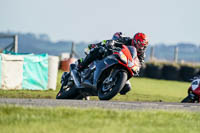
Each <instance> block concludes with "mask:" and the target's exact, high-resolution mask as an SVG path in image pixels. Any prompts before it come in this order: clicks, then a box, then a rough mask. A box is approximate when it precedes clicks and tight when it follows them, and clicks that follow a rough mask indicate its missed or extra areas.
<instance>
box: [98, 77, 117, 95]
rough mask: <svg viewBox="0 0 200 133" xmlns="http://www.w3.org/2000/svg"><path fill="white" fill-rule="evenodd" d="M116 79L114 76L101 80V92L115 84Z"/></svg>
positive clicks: (110, 88) (109, 89)
mask: <svg viewBox="0 0 200 133" xmlns="http://www.w3.org/2000/svg"><path fill="white" fill-rule="evenodd" d="M116 81H117V77H116V78H111V77H107V78H106V79H105V80H104V81H103V86H102V88H101V91H102V92H103V93H107V92H109V91H111V90H112V88H113V86H114V85H115V84H116Z"/></svg>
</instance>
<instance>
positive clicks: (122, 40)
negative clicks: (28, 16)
mask: <svg viewBox="0 0 200 133" xmlns="http://www.w3.org/2000/svg"><path fill="white" fill-rule="evenodd" d="M112 40H115V41H116V42H115V43H114V47H120V46H122V44H124V45H126V46H134V47H135V48H136V50H137V56H138V59H139V61H140V64H141V66H142V65H143V64H144V58H145V51H146V48H147V46H148V39H147V37H146V35H145V34H144V33H136V34H135V35H134V37H133V38H130V37H126V36H124V35H123V34H122V32H116V33H115V34H114V35H113V37H112ZM112 40H104V41H102V42H100V43H97V44H90V45H88V48H89V49H91V50H90V53H89V54H88V55H87V56H86V57H85V58H84V59H83V60H82V61H80V63H79V65H78V71H82V70H84V69H85V68H86V67H87V66H88V65H89V64H90V63H92V62H93V61H94V60H96V59H101V58H102V56H103V55H104V51H103V50H104V49H102V47H100V46H103V45H109V44H110V42H111V41H112Z"/></svg>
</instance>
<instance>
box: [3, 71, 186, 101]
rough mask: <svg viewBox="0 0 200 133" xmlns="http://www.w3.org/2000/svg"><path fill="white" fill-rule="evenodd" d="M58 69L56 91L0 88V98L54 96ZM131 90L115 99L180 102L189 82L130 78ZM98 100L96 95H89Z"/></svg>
mask: <svg viewBox="0 0 200 133" xmlns="http://www.w3.org/2000/svg"><path fill="white" fill-rule="evenodd" d="M61 74H62V71H59V73H58V78H57V89H56V91H52V90H48V91H30V90H9V91H7V90H0V98H3V97H4V98H5V97H7V98H54V99H55V97H56V94H57V92H58V91H59V89H60V77H61ZM130 81H131V84H132V90H131V91H130V92H129V93H128V94H127V95H125V96H124V95H117V96H116V97H114V98H113V99H112V100H115V101H154V102H160V101H163V102H180V101H181V100H182V99H183V98H184V97H185V96H186V95H187V88H188V87H189V86H190V83H189V82H178V81H167V80H158V79H148V78H136V77H134V78H132V79H131V80H130ZM91 100H98V97H91Z"/></svg>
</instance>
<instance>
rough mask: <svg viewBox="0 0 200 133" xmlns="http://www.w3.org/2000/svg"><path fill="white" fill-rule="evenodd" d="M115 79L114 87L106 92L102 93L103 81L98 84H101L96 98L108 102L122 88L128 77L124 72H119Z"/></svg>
mask: <svg viewBox="0 0 200 133" xmlns="http://www.w3.org/2000/svg"><path fill="white" fill-rule="evenodd" d="M115 77H116V78H117V79H116V80H115V85H114V86H113V87H112V88H110V89H109V90H108V91H106V92H104V91H103V87H104V85H103V81H102V83H100V84H101V85H100V88H98V97H99V99H100V100H110V99H112V98H113V97H114V96H116V95H117V94H118V93H119V92H120V91H121V90H122V88H123V87H124V85H125V83H126V81H127V77H128V75H127V73H126V72H123V71H120V72H118V73H117V75H116V76H115ZM104 80H105V79H104Z"/></svg>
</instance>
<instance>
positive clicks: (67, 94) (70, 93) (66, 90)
mask: <svg viewBox="0 0 200 133" xmlns="http://www.w3.org/2000/svg"><path fill="white" fill-rule="evenodd" d="M79 95H80V94H79V91H78V89H77V88H76V87H75V86H72V87H69V86H67V85H66V83H63V84H62V86H61V88H60V91H59V92H58V94H57V95H56V99H76V97H78V96H79Z"/></svg>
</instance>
